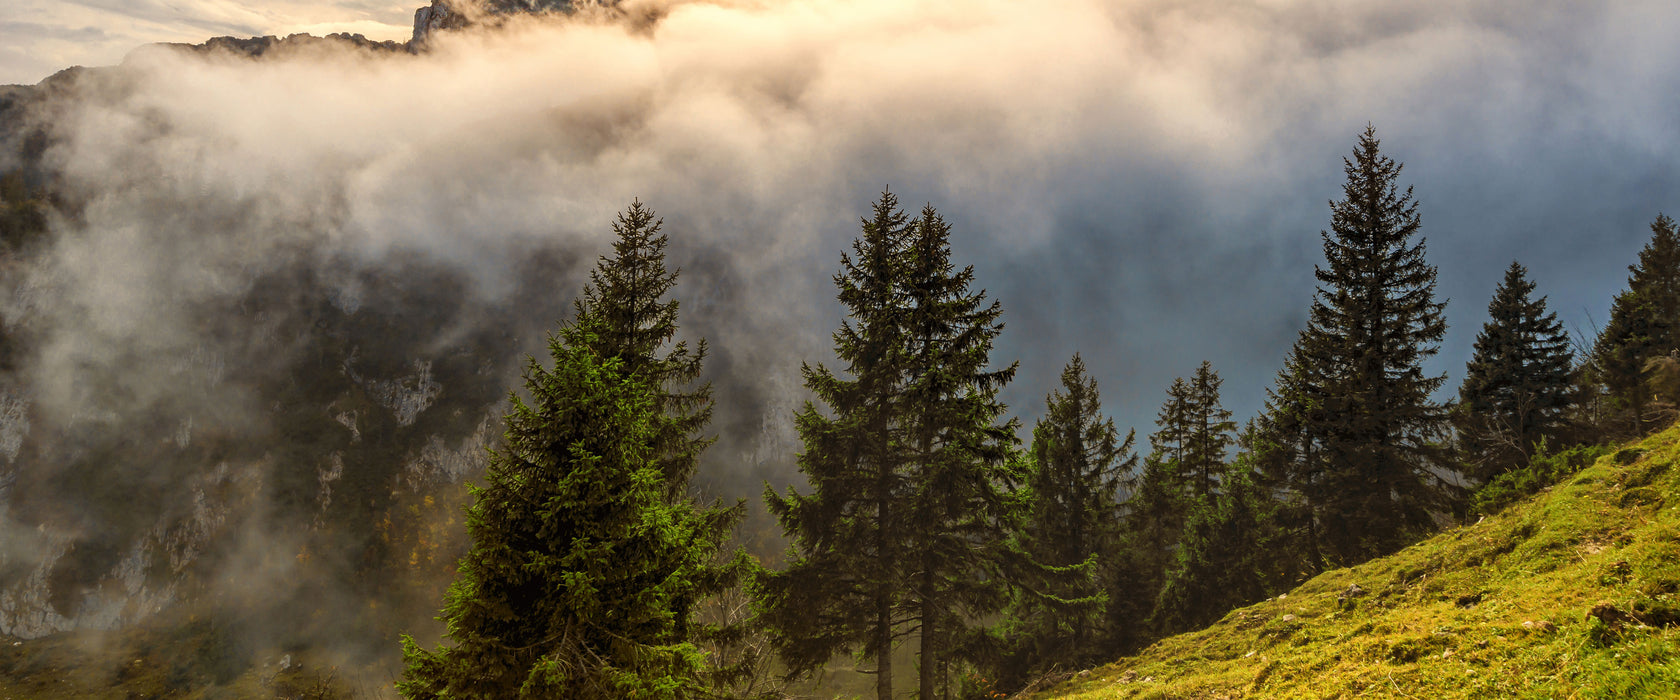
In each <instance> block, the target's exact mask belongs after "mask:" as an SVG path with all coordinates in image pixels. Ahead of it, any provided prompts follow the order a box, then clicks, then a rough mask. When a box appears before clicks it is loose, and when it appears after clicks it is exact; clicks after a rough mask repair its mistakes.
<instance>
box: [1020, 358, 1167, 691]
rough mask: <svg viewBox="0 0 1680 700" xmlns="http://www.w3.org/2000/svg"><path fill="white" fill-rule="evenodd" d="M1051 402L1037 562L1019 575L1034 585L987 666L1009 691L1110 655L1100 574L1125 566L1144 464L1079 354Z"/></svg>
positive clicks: (1037, 487) (1030, 549)
mask: <svg viewBox="0 0 1680 700" xmlns="http://www.w3.org/2000/svg"><path fill="white" fill-rule="evenodd" d="M1044 403H1045V411H1044V416H1043V417H1042V418H1040V419H1039V421H1038V423H1037V424H1036V425H1034V426H1033V432H1032V435H1033V439H1032V449H1031V452H1030V456H1031V458H1030V459H1029V460H1028V461H1027V463H1026V470H1025V471H1026V485H1027V489H1026V495H1027V503H1026V505H1025V511H1026V517H1025V520H1024V522H1023V525H1022V527H1021V533H1020V538H1021V541H1022V549H1023V550H1024V552H1025V553H1026V554H1027V555H1028V557H1030V559H1031V563H1030V564H1028V565H1027V566H1025V567H1023V569H1024V571H1023V572H1021V573H1017V574H1016V577H1017V579H1021V578H1027V579H1031V580H1017V581H1016V582H1015V583H1016V587H1015V595H1016V598H1015V600H1014V601H1013V602H1012V604H1011V606H1010V609H1009V613H1008V620H1007V623H1006V624H1005V626H1004V637H1005V643H1004V646H1005V647H1006V648H1005V650H1004V652H1003V654H1002V656H1003V658H1000V659H998V660H996V661H995V662H993V663H991V664H989V666H991V669H990V673H991V676H992V677H993V678H995V679H996V680H997V685H998V687H1002V688H1017V687H1021V686H1023V685H1025V684H1026V683H1027V682H1028V681H1029V680H1030V676H1031V675H1032V674H1037V673H1041V672H1044V671H1047V670H1049V669H1050V668H1052V667H1055V666H1061V667H1064V668H1067V667H1075V666H1084V665H1086V664H1088V663H1090V662H1093V661H1096V660H1097V659H1099V658H1101V654H1102V653H1103V652H1104V651H1105V650H1104V649H1102V648H1101V647H1100V646H1099V645H1098V644H1097V643H1096V642H1097V641H1098V639H1099V635H1100V633H1101V632H1102V627H1103V604H1104V603H1105V602H1106V595H1105V593H1106V592H1105V590H1104V586H1103V585H1102V581H1101V579H1100V578H1099V577H1097V576H1096V574H1097V572H1098V571H1101V570H1103V569H1104V568H1107V569H1110V570H1112V569H1114V568H1116V564H1118V563H1119V562H1118V561H1117V559H1118V557H1117V555H1118V554H1119V538H1120V535H1121V532H1120V528H1121V522H1120V497H1121V493H1120V491H1121V487H1122V486H1123V485H1124V483H1125V480H1126V478H1127V475H1128V474H1129V473H1130V472H1131V470H1132V469H1133V468H1134V467H1135V466H1136V464H1137V455H1136V453H1135V452H1133V449H1132V447H1133V443H1134V442H1135V439H1136V435H1135V434H1134V433H1131V432H1128V433H1127V434H1126V437H1125V438H1124V439H1121V437H1120V433H1119V431H1118V430H1116V429H1115V427H1114V421H1113V420H1112V419H1108V418H1105V417H1103V415H1102V413H1101V411H1102V399H1101V396H1100V394H1099V393H1098V391H1097V381H1096V380H1095V379H1093V378H1092V377H1090V376H1089V375H1088V374H1087V373H1086V370H1085V361H1084V359H1082V358H1081V357H1080V356H1079V355H1078V354H1075V355H1074V356H1073V359H1072V360H1070V361H1069V362H1068V364H1067V367H1066V368H1064V369H1063V370H1062V386H1061V389H1060V390H1059V391H1053V392H1051V393H1050V395H1049V396H1046V397H1045V400H1044ZM1093 565H1094V566H1093ZM1093 569H1095V570H1093Z"/></svg>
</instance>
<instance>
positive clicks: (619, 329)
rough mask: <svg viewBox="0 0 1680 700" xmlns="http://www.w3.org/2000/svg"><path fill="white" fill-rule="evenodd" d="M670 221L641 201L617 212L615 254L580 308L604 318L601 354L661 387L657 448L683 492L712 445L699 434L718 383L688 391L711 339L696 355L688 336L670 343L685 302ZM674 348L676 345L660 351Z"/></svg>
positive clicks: (672, 491) (679, 494)
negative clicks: (672, 263)
mask: <svg viewBox="0 0 1680 700" xmlns="http://www.w3.org/2000/svg"><path fill="white" fill-rule="evenodd" d="M663 224H664V222H663V221H661V220H657V219H655V218H654V213H653V210H651V209H648V208H647V207H646V206H644V205H643V204H642V202H641V200H636V201H634V202H632V203H631V204H630V207H629V208H628V209H626V210H625V211H624V212H622V213H620V214H619V215H618V220H616V221H614V222H613V225H612V229H613V233H614V234H616V238H615V240H614V241H613V253H614V257H613V258H611V259H608V258H606V257H604V256H603V257H602V258H601V261H600V263H599V264H598V265H596V268H595V270H594V271H592V272H590V275H589V280H590V282H589V285H588V286H587V287H584V290H583V297H582V298H581V299H579V300H578V301H577V302H576V308H577V312H576V313H577V317H578V318H584V317H585V316H594V317H598V318H599V320H600V323H599V327H600V332H599V334H598V335H597V336H596V338H595V339H594V340H593V341H591V343H592V345H591V347H592V348H593V349H594V350H595V351H596V353H598V354H600V355H601V356H602V357H610V358H617V359H620V360H623V361H624V367H625V371H626V372H627V373H630V374H636V375H639V376H641V377H643V378H646V379H647V380H648V381H649V382H650V383H651V384H652V385H653V386H654V388H655V389H656V390H657V391H659V393H660V396H659V411H660V420H659V423H660V425H659V430H658V431H657V433H658V434H657V436H656V438H655V441H656V442H657V451H656V452H657V456H658V459H659V461H660V469H661V471H663V472H664V473H665V482H666V484H667V486H668V491H669V495H670V497H672V498H684V497H686V496H687V490H688V480H689V478H690V477H692V476H693V475H694V467H695V464H696V463H698V461H699V459H700V452H701V451H703V450H705V449H706V446H707V445H710V444H711V443H712V440H710V439H704V438H700V437H698V436H697V433H699V432H700V430H701V429H703V428H704V427H705V425H706V424H707V423H708V422H710V421H711V418H712V387H711V385H710V384H703V385H701V386H700V387H698V388H696V389H693V390H691V391H687V392H685V391H684V388H685V387H687V386H688V385H689V384H690V383H691V382H693V381H694V380H695V379H696V378H697V377H699V376H700V368H701V363H702V362H704V361H705V358H706V341H705V340H704V339H702V340H700V342H699V343H697V344H696V347H695V350H694V351H693V352H692V353H691V352H689V349H688V343H687V342H686V341H682V342H677V343H675V344H674V345H672V344H671V343H672V341H673V340H674V339H675V338H676V335H677V308H678V302H677V300H675V299H667V298H666V295H667V294H668V293H669V292H670V291H671V289H672V288H673V287H675V286H676V283H677V271H675V270H671V271H667V270H666V269H665V246H666V244H667V242H668V238H667V237H666V236H665V235H664V234H661V233H660V232H659V229H660V226H661V225H663ZM667 346H670V350H668V351H666V352H665V354H664V355H660V350H661V349H663V348H665V347H667Z"/></svg>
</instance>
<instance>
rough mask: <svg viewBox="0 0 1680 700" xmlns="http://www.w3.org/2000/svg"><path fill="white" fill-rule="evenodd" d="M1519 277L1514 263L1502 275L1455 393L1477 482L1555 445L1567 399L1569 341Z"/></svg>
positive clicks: (1521, 270) (1458, 418) (1569, 389)
mask: <svg viewBox="0 0 1680 700" xmlns="http://www.w3.org/2000/svg"><path fill="white" fill-rule="evenodd" d="M1527 272H1528V271H1527V270H1526V269H1524V268H1523V266H1522V265H1520V264H1518V263H1516V262H1515V261H1513V262H1512V263H1511V267H1509V268H1507V269H1506V270H1505V279H1504V280H1503V281H1501V282H1500V284H1499V287H1498V288H1497V289H1495V290H1494V292H1493V301H1491V302H1490V303H1489V304H1488V315H1489V316H1490V318H1489V320H1488V322H1487V323H1485V324H1483V325H1482V331H1481V333H1479V334H1477V335H1476V346H1475V354H1474V355H1473V356H1472V357H1471V359H1470V362H1469V364H1468V365H1467V366H1466V368H1465V370H1466V371H1465V377H1464V383H1463V384H1462V385H1460V387H1459V390H1458V396H1459V408H1458V412H1457V415H1456V422H1457V423H1458V426H1459V434H1460V438H1461V439H1460V442H1461V443H1462V444H1463V447H1464V450H1465V452H1466V453H1467V455H1468V456H1469V458H1470V460H1471V462H1472V465H1473V471H1474V472H1475V474H1476V476H1478V477H1479V478H1481V479H1484V480H1486V479H1491V478H1493V477H1494V476H1496V475H1498V474H1499V473H1500V472H1502V471H1504V470H1506V469H1509V468H1511V467H1512V466H1515V465H1517V464H1519V463H1521V462H1523V461H1525V460H1526V459H1527V457H1528V456H1529V455H1530V454H1532V452H1533V450H1534V445H1535V443H1537V442H1539V441H1540V440H1542V439H1544V438H1547V437H1551V438H1553V439H1556V438H1557V436H1558V433H1557V428H1558V427H1559V425H1560V423H1561V422H1562V420H1563V416H1564V412H1565V411H1566V410H1567V409H1568V408H1569V405H1570V400H1571V395H1572V394H1573V391H1574V388H1573V372H1574V363H1575V358H1574V354H1573V353H1571V352H1570V350H1569V335H1568V334H1567V333H1566V332H1564V330H1563V324H1562V323H1560V322H1558V319H1557V314H1555V313H1550V312H1548V311H1546V298H1545V297H1540V298H1538V299H1535V298H1533V294H1534V283H1533V282H1530V281H1528V279H1527V277H1526V275H1527Z"/></svg>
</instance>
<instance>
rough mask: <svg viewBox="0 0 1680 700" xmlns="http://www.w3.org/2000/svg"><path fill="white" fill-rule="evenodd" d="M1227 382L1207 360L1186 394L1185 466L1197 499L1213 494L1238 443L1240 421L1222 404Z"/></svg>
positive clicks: (1198, 368) (1186, 474)
mask: <svg viewBox="0 0 1680 700" xmlns="http://www.w3.org/2000/svg"><path fill="white" fill-rule="evenodd" d="M1223 383H1224V380H1222V379H1220V378H1219V373H1218V372H1215V371H1213V365H1212V364H1211V363H1209V362H1207V361H1205V360H1204V361H1203V362H1202V364H1201V365H1200V366H1199V367H1197V368H1196V374H1195V376H1194V377H1192V378H1191V379H1190V384H1189V393H1188V395H1187V396H1186V401H1185V405H1184V408H1185V411H1184V418H1185V422H1186V423H1187V426H1186V427H1187V430H1184V432H1185V434H1186V438H1187V439H1186V440H1185V450H1184V457H1183V464H1182V465H1181V468H1182V470H1183V474H1184V476H1185V477H1186V478H1187V479H1188V480H1189V486H1190V488H1191V491H1192V494H1193V495H1194V496H1195V497H1197V498H1206V497H1207V496H1208V495H1209V494H1212V493H1213V488H1214V485H1215V483H1217V482H1219V481H1220V480H1221V479H1222V476H1223V473H1224V470H1225V456H1226V453H1227V452H1229V451H1230V449H1231V445H1233V444H1235V442H1236V437H1235V435H1233V433H1232V431H1234V430H1236V427H1237V424H1236V423H1235V422H1232V420H1231V412H1230V411H1227V410H1225V408H1224V407H1223V406H1221V405H1220V404H1219V387H1220V386H1221V385H1222V384H1223Z"/></svg>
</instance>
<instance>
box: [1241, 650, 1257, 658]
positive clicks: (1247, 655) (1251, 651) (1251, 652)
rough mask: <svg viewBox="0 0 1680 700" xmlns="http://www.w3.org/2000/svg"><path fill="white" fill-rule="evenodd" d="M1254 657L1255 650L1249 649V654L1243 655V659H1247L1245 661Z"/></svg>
mask: <svg viewBox="0 0 1680 700" xmlns="http://www.w3.org/2000/svg"><path fill="white" fill-rule="evenodd" d="M1253 655H1254V650H1253V649H1249V650H1248V653H1247V654H1243V658H1245V659H1246V658H1248V657H1250V656H1253Z"/></svg>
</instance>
